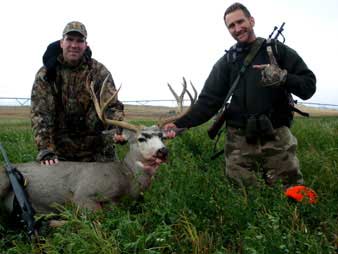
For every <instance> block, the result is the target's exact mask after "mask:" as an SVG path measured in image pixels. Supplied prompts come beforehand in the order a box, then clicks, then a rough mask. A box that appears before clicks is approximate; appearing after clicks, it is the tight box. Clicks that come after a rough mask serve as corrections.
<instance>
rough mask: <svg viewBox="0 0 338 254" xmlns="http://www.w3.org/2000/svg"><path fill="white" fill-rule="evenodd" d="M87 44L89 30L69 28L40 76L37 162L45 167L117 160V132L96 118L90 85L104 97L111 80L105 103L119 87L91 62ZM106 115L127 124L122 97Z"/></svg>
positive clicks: (35, 94)
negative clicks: (57, 164)
mask: <svg viewBox="0 0 338 254" xmlns="http://www.w3.org/2000/svg"><path fill="white" fill-rule="evenodd" d="M86 39H87V30H86V28H85V26H84V25H83V24H82V23H80V22H77V21H73V22H70V23H68V24H67V25H66V27H65V28H64V30H63V34H62V39H61V40H60V41H57V42H55V43H53V44H51V45H49V47H48V48H47V51H46V53H45V55H44V66H43V67H41V68H40V70H39V71H38V72H37V74H36V76H35V81H34V85H33V88H32V94H31V106H32V107H31V118H32V128H33V134H34V138H35V142H36V144H37V147H38V151H39V152H38V155H37V160H38V161H41V163H42V164H47V165H52V164H54V163H57V162H58V160H71V161H109V160H114V159H115V151H114V146H113V144H112V143H113V142H112V141H113V135H112V134H111V133H112V132H110V131H105V130H107V128H108V126H104V124H103V123H102V122H101V121H100V119H99V118H98V116H97V113H96V111H95V108H94V104H93V101H92V99H91V96H90V92H89V88H88V87H87V84H89V83H90V82H87V79H88V80H89V81H93V82H94V90H95V93H96V95H99V93H100V88H101V86H102V84H103V81H104V80H105V78H106V77H107V76H109V77H108V80H107V89H106V94H105V99H107V98H109V97H110V96H111V95H112V94H113V93H114V92H115V91H116V89H115V84H114V81H113V79H112V76H111V75H110V72H109V71H108V70H107V68H106V67H105V66H104V65H103V64H101V63H100V62H98V61H96V60H95V59H93V58H91V51H90V49H89V47H88V46H87V41H86ZM105 114H106V117H107V118H109V119H115V120H122V119H123V116H124V113H123V104H122V103H121V102H120V101H118V99H117V97H116V99H115V100H113V101H112V102H111V103H110V104H109V106H108V108H107V110H106V111H105ZM109 128H110V129H111V128H112V127H111V126H110V127H109Z"/></svg>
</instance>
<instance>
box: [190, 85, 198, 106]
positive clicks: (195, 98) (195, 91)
mask: <svg viewBox="0 0 338 254" xmlns="http://www.w3.org/2000/svg"><path fill="white" fill-rule="evenodd" d="M190 85H191V87H192V90H194V99H193V103H195V102H196V100H197V90H196V88H195V86H194V85H193V83H192V82H191V80H190Z"/></svg>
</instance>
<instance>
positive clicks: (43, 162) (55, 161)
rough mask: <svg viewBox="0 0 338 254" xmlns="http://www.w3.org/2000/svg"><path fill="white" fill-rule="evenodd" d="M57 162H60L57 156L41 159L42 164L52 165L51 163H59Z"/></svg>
mask: <svg viewBox="0 0 338 254" xmlns="http://www.w3.org/2000/svg"><path fill="white" fill-rule="evenodd" d="M57 163H59V160H58V159H57V158H55V159H51V160H43V161H41V165H48V166H51V165H54V164H57Z"/></svg>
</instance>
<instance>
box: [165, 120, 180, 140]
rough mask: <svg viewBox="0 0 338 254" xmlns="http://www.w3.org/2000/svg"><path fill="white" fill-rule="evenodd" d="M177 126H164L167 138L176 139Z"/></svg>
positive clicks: (170, 124) (172, 124)
mask: <svg viewBox="0 0 338 254" xmlns="http://www.w3.org/2000/svg"><path fill="white" fill-rule="evenodd" d="M176 129H177V126H176V125H175V124H174V123H167V124H165V125H164V126H163V130H164V132H165V137H166V138H174V137H176V131H175V130H176Z"/></svg>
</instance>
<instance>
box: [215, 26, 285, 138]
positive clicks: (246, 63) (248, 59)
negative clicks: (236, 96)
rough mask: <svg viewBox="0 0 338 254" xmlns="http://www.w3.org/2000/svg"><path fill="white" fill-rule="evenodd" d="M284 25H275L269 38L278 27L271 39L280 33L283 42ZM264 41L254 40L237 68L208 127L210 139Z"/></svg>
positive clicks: (222, 120) (220, 125)
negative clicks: (232, 80)
mask: <svg viewBox="0 0 338 254" xmlns="http://www.w3.org/2000/svg"><path fill="white" fill-rule="evenodd" d="M284 25H285V22H283V24H282V25H281V26H280V28H279V29H278V27H277V26H275V27H274V29H273V31H272V33H271V34H270V35H269V39H271V38H272V36H273V34H274V33H275V31H276V30H277V29H278V30H277V34H276V35H275V37H274V38H273V39H275V40H276V39H277V38H278V36H279V35H281V36H282V37H283V42H284V41H285V38H284V36H283V34H282V32H283V30H284ZM266 41H267V40H266V39H265V40H263V41H261V42H259V41H258V40H256V42H255V43H254V45H253V46H252V48H251V50H250V52H249V54H248V55H247V56H246V57H245V59H244V63H243V65H242V67H241V69H240V70H239V73H238V75H237V77H236V79H235V81H234V82H233V83H232V85H231V87H230V89H229V91H228V94H227V96H226V97H225V99H224V103H223V106H222V108H221V110H220V111H219V112H218V114H217V115H216V119H215V121H214V123H213V125H212V126H211V127H210V128H209V129H208V135H209V137H210V138H211V139H214V138H215V137H216V136H217V135H218V133H219V131H220V129H221V128H222V126H223V125H224V122H225V120H226V112H227V108H228V105H229V103H228V100H229V99H230V97H231V96H232V95H233V93H234V91H235V89H236V87H237V84H238V82H239V80H240V78H241V77H242V76H243V74H244V73H245V71H246V70H247V69H248V67H249V66H250V65H251V64H252V62H253V60H254V59H255V57H256V55H257V54H258V52H259V51H260V50H261V48H263V47H264V46H265V44H266Z"/></svg>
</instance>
